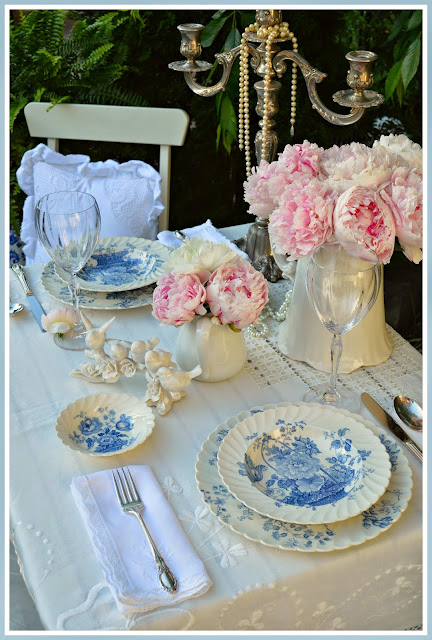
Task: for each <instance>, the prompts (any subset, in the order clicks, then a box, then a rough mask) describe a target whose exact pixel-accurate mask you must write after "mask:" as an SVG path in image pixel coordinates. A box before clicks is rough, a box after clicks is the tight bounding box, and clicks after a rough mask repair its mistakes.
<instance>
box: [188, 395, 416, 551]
mask: <svg viewBox="0 0 432 640" xmlns="http://www.w3.org/2000/svg"><path fill="white" fill-rule="evenodd" d="M302 404H304V403H301V402H296V403H293V402H283V403H280V404H267V405H265V406H262V407H255V408H253V409H250V410H249V411H242V412H241V413H239V414H238V415H236V416H232V417H231V418H229V419H228V420H227V421H226V422H224V423H223V424H221V425H219V427H218V428H217V429H215V431H213V432H212V433H211V434H210V435H209V437H208V438H207V440H206V441H205V442H204V444H203V445H202V447H201V450H200V452H199V454H198V458H197V462H196V467H195V471H196V475H195V477H196V481H197V484H198V489H199V490H200V491H201V495H202V497H203V499H204V502H205V503H206V504H207V506H208V508H209V509H210V511H211V512H212V513H213V514H214V515H216V516H217V518H218V519H219V520H220V521H221V522H222V523H223V524H225V525H226V526H228V527H229V528H230V529H232V530H233V531H236V532H237V533H240V534H241V535H243V536H245V537H246V538H248V539H249V540H252V541H254V542H260V543H261V544H264V545H266V546H270V547H278V548H279V549H290V550H295V551H304V552H309V551H320V552H324V551H334V550H336V549H345V548H347V547H350V546H352V545H358V544H362V543H363V542H365V541H366V540H370V539H371V538H375V537H376V536H378V535H380V534H381V533H382V532H383V531H386V529H388V528H389V527H390V526H391V525H392V524H394V523H395V522H396V521H397V520H398V519H399V518H400V516H401V514H402V512H403V511H404V510H405V509H406V507H407V504H408V502H409V500H410V498H411V488H412V476H411V469H410V467H409V465H408V461H407V459H406V457H405V456H404V454H403V453H402V451H401V447H400V446H399V444H398V442H397V441H396V439H395V438H394V437H393V436H392V435H391V434H389V433H388V432H387V431H386V430H385V429H383V428H381V427H378V426H377V425H376V424H375V423H373V422H370V421H369V420H365V419H364V418H362V417H361V416H357V415H354V414H351V413H349V412H348V411H343V410H341V409H339V410H337V411H338V412H341V411H342V413H343V414H345V415H346V416H347V417H353V418H355V420H357V421H358V422H360V423H361V424H363V425H364V426H365V427H367V428H368V429H370V430H371V431H372V433H373V434H375V435H376V436H377V438H379V440H380V442H381V443H382V444H383V445H384V447H385V448H386V450H387V453H388V455H389V457H390V462H391V477H390V482H389V484H388V486H387V489H386V490H385V492H384V494H383V495H382V496H381V498H380V499H379V500H378V501H377V502H376V503H375V504H374V505H372V506H371V507H369V509H367V510H366V511H363V513H360V514H359V515H357V516H354V517H353V518H349V519H348V520H341V521H339V522H335V523H333V524H318V525H306V524H294V523H288V522H283V521H281V520H277V519H273V518H269V517H267V516H263V515H261V514H259V513H257V512H256V511H254V510H253V509H250V508H249V507H247V506H246V505H245V504H243V503H242V502H241V501H240V500H238V499H237V498H236V497H235V496H233V495H232V493H230V492H229V490H228V488H227V487H226V485H225V484H224V483H223V482H222V479H221V477H220V475H219V473H218V470H217V457H218V452H219V447H220V444H221V442H222V441H223V439H224V438H225V437H226V435H227V434H228V433H229V432H230V430H231V429H232V428H233V427H235V426H236V424H238V423H239V422H241V421H242V420H244V419H245V418H247V417H249V416H251V415H255V414H256V413H258V412H262V411H264V410H266V409H274V408H275V407H278V406H279V407H290V406H293V405H297V406H300V405H302ZM309 406H320V407H321V405H309ZM321 408H322V407H321ZM326 410H328V411H336V410H335V409H332V408H331V407H328V408H326Z"/></svg>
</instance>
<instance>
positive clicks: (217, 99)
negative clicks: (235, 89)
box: [215, 91, 224, 115]
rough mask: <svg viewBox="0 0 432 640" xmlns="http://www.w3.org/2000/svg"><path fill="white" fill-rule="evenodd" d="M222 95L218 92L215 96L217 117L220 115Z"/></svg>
mask: <svg viewBox="0 0 432 640" xmlns="http://www.w3.org/2000/svg"><path fill="white" fill-rule="evenodd" d="M223 95H224V94H223V91H219V93H218V94H217V95H216V99H215V104H216V113H217V115H219V114H220V108H221V103H222V97H223Z"/></svg>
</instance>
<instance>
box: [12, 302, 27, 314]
mask: <svg viewBox="0 0 432 640" xmlns="http://www.w3.org/2000/svg"><path fill="white" fill-rule="evenodd" d="M23 309H24V307H23V305H22V304H20V303H19V302H10V301H9V315H11V316H13V315H14V313H19V312H20V311H22V310H23Z"/></svg>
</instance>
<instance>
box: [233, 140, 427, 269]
mask: <svg viewBox="0 0 432 640" xmlns="http://www.w3.org/2000/svg"><path fill="white" fill-rule="evenodd" d="M244 187H245V200H246V202H248V203H249V212H250V213H253V214H255V215H257V216H261V217H269V218H270V221H269V231H270V237H271V239H272V245H273V248H274V250H275V251H276V252H277V253H281V254H289V257H288V259H289V260H296V259H298V258H301V257H303V256H306V255H308V254H309V253H311V252H312V251H313V249H315V247H317V246H318V245H320V244H322V243H323V242H327V241H330V240H341V241H344V240H345V241H354V242H358V243H360V244H364V245H365V246H367V247H369V248H371V249H373V250H374V251H375V252H376V253H377V254H378V257H379V258H380V260H381V261H382V262H383V263H384V264H386V263H388V262H389V261H390V258H391V256H392V254H393V251H394V247H395V239H396V237H397V239H398V241H399V244H400V246H401V248H402V250H403V252H404V254H405V255H406V257H407V258H408V259H409V260H411V261H412V262H415V263H419V262H420V261H421V259H422V246H423V171H422V150H421V147H420V146H419V145H418V144H416V143H413V142H412V141H411V140H409V138H407V137H406V136H404V135H399V136H395V135H393V134H391V135H390V136H381V138H380V140H379V141H378V140H377V141H375V142H374V144H373V146H372V147H367V146H366V145H364V144H359V143H357V142H352V143H351V144H347V145H343V146H341V147H337V146H336V145H335V146H333V147H331V148H330V149H327V150H325V149H323V148H321V147H318V146H317V145H316V144H311V143H310V142H308V141H307V140H305V141H304V142H303V144H296V145H287V146H286V147H285V149H284V151H283V153H281V154H279V157H278V159H277V160H275V161H274V162H272V163H271V164H269V163H268V162H265V161H263V162H261V163H260V165H259V166H258V167H257V168H256V169H254V170H253V172H252V175H251V176H250V177H249V179H248V180H247V182H245V184H244Z"/></svg>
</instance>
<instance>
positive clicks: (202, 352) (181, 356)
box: [175, 316, 247, 382]
mask: <svg viewBox="0 0 432 640" xmlns="http://www.w3.org/2000/svg"><path fill="white" fill-rule="evenodd" d="M246 354H247V350H246V343H245V339H244V336H243V333H242V332H241V331H233V330H232V329H231V328H230V327H229V326H228V325H217V324H212V322H211V320H210V316H201V317H199V316H197V317H196V318H194V319H193V320H192V322H189V323H187V324H184V325H183V326H182V327H180V331H179V335H178V337H177V342H176V348H175V360H176V362H177V364H178V366H179V367H180V369H183V371H189V370H190V369H193V368H194V367H195V366H196V365H197V364H199V365H201V369H202V373H201V374H200V375H199V376H197V377H196V378H195V380H201V381H203V382H219V381H221V380H227V379H228V378H231V377H232V376H234V375H235V374H236V373H238V372H239V371H240V370H241V369H242V368H243V367H244V364H245V362H246Z"/></svg>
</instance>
